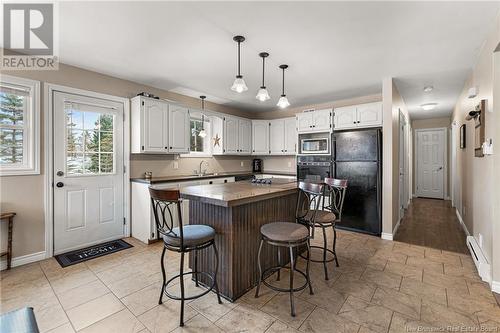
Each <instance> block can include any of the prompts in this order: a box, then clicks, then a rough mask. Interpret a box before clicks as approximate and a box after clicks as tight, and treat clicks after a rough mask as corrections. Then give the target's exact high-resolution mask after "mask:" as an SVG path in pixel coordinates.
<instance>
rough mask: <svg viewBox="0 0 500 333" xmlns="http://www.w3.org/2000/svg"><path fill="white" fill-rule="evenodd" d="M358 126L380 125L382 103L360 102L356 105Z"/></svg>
mask: <svg viewBox="0 0 500 333" xmlns="http://www.w3.org/2000/svg"><path fill="white" fill-rule="evenodd" d="M357 111H358V112H357V113H358V115H357V116H358V119H357V124H358V126H359V127H369V126H381V125H382V103H379V102H377V103H368V104H361V105H358V107H357Z"/></svg>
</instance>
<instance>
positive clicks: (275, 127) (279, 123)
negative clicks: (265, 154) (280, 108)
mask: <svg viewBox="0 0 500 333" xmlns="http://www.w3.org/2000/svg"><path fill="white" fill-rule="evenodd" d="M269 133H270V134H269V149H270V150H271V154H275V155H283V154H284V153H285V121H284V120H283V119H278V120H271V126H270V127H269Z"/></svg>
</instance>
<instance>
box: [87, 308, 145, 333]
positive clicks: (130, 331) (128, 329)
mask: <svg viewBox="0 0 500 333" xmlns="http://www.w3.org/2000/svg"><path fill="white" fill-rule="evenodd" d="M144 328H145V327H144V325H143V324H142V323H141V322H140V321H139V320H138V319H137V318H136V317H135V316H134V315H133V314H132V313H131V312H130V311H129V310H127V309H124V310H121V311H120V312H117V313H115V314H113V315H111V316H109V317H106V318H104V319H103V320H101V321H98V322H97V323H95V324H92V325H90V326H88V327H86V328H84V329H83V330H81V331H79V332H82V333H102V332H109V333H138V332H140V331H141V330H143V329H144Z"/></svg>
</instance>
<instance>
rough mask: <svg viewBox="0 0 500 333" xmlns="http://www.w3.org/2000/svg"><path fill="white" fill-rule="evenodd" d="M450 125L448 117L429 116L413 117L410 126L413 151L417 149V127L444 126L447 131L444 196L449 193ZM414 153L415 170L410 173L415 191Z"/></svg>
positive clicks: (413, 160)
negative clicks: (426, 117)
mask: <svg viewBox="0 0 500 333" xmlns="http://www.w3.org/2000/svg"><path fill="white" fill-rule="evenodd" d="M450 125H451V119H450V118H449V117H444V118H429V119H415V120H412V122H411V127H412V130H413V133H412V136H413V140H412V141H413V152H416V151H417V149H416V146H415V145H416V142H417V140H416V136H415V133H416V132H415V130H417V129H426V128H441V127H445V128H446V129H447V133H446V143H447V152H448V154H446V163H447V164H446V174H447V180H446V184H447V185H446V189H445V197H446V196H449V195H450V177H451V172H450V170H451V169H450V168H451V163H450V147H451V145H450V140H448V138H449V128H450ZM415 163H416V162H415V154H413V156H412V165H413V169H414V170H415V172H414V173H413V175H412V188H413V190H414V191H416V185H415V181H416V178H417V177H416V174H417V165H416V164H415Z"/></svg>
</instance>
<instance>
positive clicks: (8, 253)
mask: <svg viewBox="0 0 500 333" xmlns="http://www.w3.org/2000/svg"><path fill="white" fill-rule="evenodd" d="M14 216H16V213H14V212H5V213H2V214H1V215H0V221H4V220H5V221H7V223H8V227H7V230H8V231H7V251H5V252H2V253H0V257H3V256H7V270H9V269H10V266H11V263H12V230H13V228H14Z"/></svg>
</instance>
